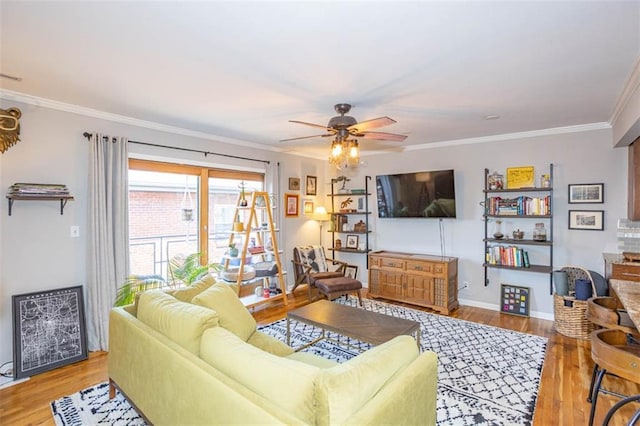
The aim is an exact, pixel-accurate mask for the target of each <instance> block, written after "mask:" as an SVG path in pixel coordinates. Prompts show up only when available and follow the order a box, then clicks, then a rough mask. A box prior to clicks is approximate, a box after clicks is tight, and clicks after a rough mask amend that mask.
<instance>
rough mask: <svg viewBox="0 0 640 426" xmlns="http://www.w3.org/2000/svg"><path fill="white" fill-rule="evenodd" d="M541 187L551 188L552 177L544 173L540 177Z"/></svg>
mask: <svg viewBox="0 0 640 426" xmlns="http://www.w3.org/2000/svg"><path fill="white" fill-rule="evenodd" d="M540 186H541V187H542V188H550V187H551V177H550V176H549V175H548V174H547V173H544V174H543V175H542V176H540Z"/></svg>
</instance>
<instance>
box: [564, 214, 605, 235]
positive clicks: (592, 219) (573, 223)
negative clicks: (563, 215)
mask: <svg viewBox="0 0 640 426" xmlns="http://www.w3.org/2000/svg"><path fill="white" fill-rule="evenodd" d="M569 229H584V230H587V231H603V230H604V210H569Z"/></svg>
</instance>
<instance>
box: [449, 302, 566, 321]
mask: <svg viewBox="0 0 640 426" xmlns="http://www.w3.org/2000/svg"><path fill="white" fill-rule="evenodd" d="M458 302H459V303H460V304H461V305H465V306H472V307H474V308H482V309H489V310H491V311H497V312H499V311H500V305H497V304H494V303H483V302H477V301H475V300H469V299H459V300H458ZM529 317H531V318H538V319H543V320H549V321H553V320H554V318H553V314H549V313H547V312H538V311H531V312H530V313H529Z"/></svg>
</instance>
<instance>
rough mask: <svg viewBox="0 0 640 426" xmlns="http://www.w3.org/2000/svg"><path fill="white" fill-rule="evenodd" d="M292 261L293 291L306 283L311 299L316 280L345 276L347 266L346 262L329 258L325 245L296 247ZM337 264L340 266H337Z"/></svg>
mask: <svg viewBox="0 0 640 426" xmlns="http://www.w3.org/2000/svg"><path fill="white" fill-rule="evenodd" d="M291 262H292V263H293V272H294V278H295V283H294V285H293V288H292V289H291V293H293V292H294V291H295V289H296V288H297V287H298V286H299V285H300V284H306V285H307V286H308V288H309V300H311V288H312V287H313V286H314V285H315V282H316V280H320V279H323V278H338V277H343V276H344V274H345V271H346V268H347V263H346V262H341V261H339V260H335V259H327V258H326V256H325V254H324V247H323V246H303V247H294V248H293V260H292V261H291ZM330 265H332V266H333V268H332V267H330ZM335 265H338V267H337V268H335Z"/></svg>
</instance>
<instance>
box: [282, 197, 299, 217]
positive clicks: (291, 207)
mask: <svg viewBox="0 0 640 426" xmlns="http://www.w3.org/2000/svg"><path fill="white" fill-rule="evenodd" d="M284 206H285V211H284V213H285V216H286V217H298V215H299V210H298V195H297V194H284Z"/></svg>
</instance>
